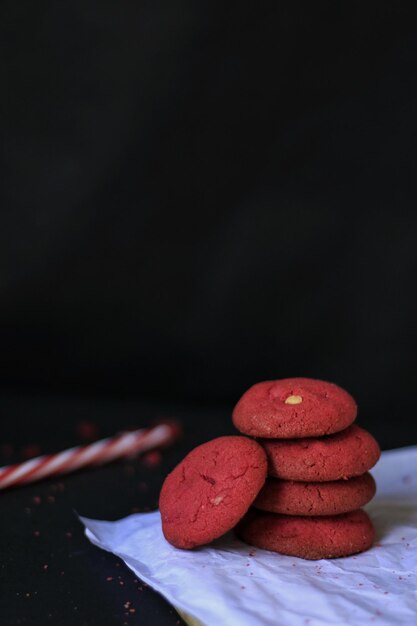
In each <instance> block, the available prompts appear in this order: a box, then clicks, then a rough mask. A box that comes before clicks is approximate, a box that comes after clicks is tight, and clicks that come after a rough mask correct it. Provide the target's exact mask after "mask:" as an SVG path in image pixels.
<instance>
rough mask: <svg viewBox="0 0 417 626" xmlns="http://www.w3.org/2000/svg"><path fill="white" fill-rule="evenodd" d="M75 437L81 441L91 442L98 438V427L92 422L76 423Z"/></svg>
mask: <svg viewBox="0 0 417 626" xmlns="http://www.w3.org/2000/svg"><path fill="white" fill-rule="evenodd" d="M76 431H77V435H78V437H79V438H80V439H82V440H83V441H91V440H92V439H97V437H98V432H99V431H98V427H97V425H96V424H94V423H93V422H87V421H83V422H78V424H77V427H76Z"/></svg>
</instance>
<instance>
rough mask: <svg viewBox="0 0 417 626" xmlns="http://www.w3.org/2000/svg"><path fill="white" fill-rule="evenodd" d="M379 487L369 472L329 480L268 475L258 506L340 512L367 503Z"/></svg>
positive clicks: (312, 512) (289, 511)
mask: <svg viewBox="0 0 417 626" xmlns="http://www.w3.org/2000/svg"><path fill="white" fill-rule="evenodd" d="M375 491H376V485H375V481H374V479H373V478H372V476H371V475H370V474H368V473H366V474H363V475H362V476H358V477H357V478H350V479H349V480H335V481H331V482H326V483H319V482H315V483H302V482H294V481H292V480H279V479H277V478H267V479H266V483H265V485H264V486H263V487H262V489H261V491H260V492H259V494H258V497H257V498H256V500H255V502H254V506H255V507H256V508H257V509H261V510H262V511H269V512H271V513H284V514H285V515H340V514H341V513H348V512H349V511H355V510H356V509H359V508H360V507H361V506H364V505H365V504H366V503H367V502H369V501H370V500H372V498H373V497H374V495H375Z"/></svg>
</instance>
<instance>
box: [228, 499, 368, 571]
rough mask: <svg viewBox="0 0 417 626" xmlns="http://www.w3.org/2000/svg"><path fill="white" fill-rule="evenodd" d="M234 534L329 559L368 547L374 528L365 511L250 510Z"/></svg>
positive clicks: (260, 545) (256, 543)
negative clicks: (288, 512) (311, 514)
mask: <svg viewBox="0 0 417 626" xmlns="http://www.w3.org/2000/svg"><path fill="white" fill-rule="evenodd" d="M236 534H237V536H238V537H239V538H240V539H242V540H243V541H245V542H246V543H249V544H250V545H252V546H256V547H257V548H263V549H264V550H271V551H272V552H279V553H281V554H288V555H290V556H298V557H301V558H302V559H311V560H316V559H333V558H336V557H340V556H349V555H350V554H356V553H357V552H363V551H364V550H367V549H368V548H370V547H371V545H372V543H373V541H374V536H375V530H374V527H373V526H372V522H371V520H370V519H369V517H368V516H367V514H366V513H365V511H362V510H358V511H353V512H351V513H343V514H342V515H330V516H326V517H295V516H290V515H276V514H275V513H263V512H256V513H254V514H253V513H252V511H250V513H249V514H248V515H247V516H246V517H245V518H244V519H243V520H242V521H241V522H240V524H239V525H238V526H237V528H236Z"/></svg>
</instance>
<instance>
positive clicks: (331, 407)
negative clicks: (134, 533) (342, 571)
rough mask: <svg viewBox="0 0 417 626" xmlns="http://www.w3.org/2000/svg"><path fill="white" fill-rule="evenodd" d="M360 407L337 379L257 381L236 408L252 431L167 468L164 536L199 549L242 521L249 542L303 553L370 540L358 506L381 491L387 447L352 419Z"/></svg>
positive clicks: (319, 553) (361, 545)
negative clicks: (377, 470) (377, 474)
mask: <svg viewBox="0 0 417 626" xmlns="http://www.w3.org/2000/svg"><path fill="white" fill-rule="evenodd" d="M356 412H357V407H356V404H355V401H354V400H353V398H352V397H351V396H350V395H349V394H348V393H347V392H346V391H344V390H343V389H341V388H340V387H338V386H337V385H334V384H332V383H327V382H323V381H319V380H311V379H308V378H287V379H284V380H277V381H268V382H263V383H259V384H257V385H254V386H253V387H251V388H250V389H249V390H248V391H247V392H246V393H245V394H244V395H243V396H242V398H241V399H240V400H239V402H238V403H237V405H236V407H235V409H234V411H233V422H234V424H235V426H236V428H237V429H238V430H239V431H240V432H242V433H244V434H245V435H249V437H242V436H236V437H219V438H218V439H213V440H212V441H209V442H207V443H204V444H202V445H201V446H198V447H197V448H195V449H194V450H192V451H191V452H190V453H189V454H188V455H187V456H186V457H185V459H183V461H181V463H180V464H179V465H178V466H177V467H176V468H175V469H174V470H173V471H172V472H171V474H169V475H168V476H167V478H166V480H165V482H164V484H163V487H162V490H161V495H160V500H159V506H160V511H161V519H162V530H163V532H164V535H165V537H166V539H167V540H168V541H169V542H170V543H172V544H173V545H174V546H176V547H177V548H185V549H191V548H195V547H197V546H201V545H204V544H206V543H209V542H210V541H212V540H213V539H216V538H217V537H220V536H221V535H223V534H224V533H226V532H227V531H228V530H230V529H231V528H236V532H237V535H238V536H239V537H240V538H241V539H243V540H244V541H246V542H247V543H249V544H251V545H254V546H257V547H260V548H265V549H267V550H273V551H276V552H280V553H282V554H288V555H292V556H298V557H302V558H305V559H320V558H334V557H339V556H347V555H350V554H354V553H357V552H362V551H363V550H366V549H367V548H369V547H370V546H371V545H372V542H373V539H374V529H373V526H372V523H371V521H370V519H369V517H368V516H367V514H366V513H365V512H364V511H362V510H361V509H360V507H361V506H363V505H364V504H366V503H367V502H369V500H370V499H371V498H372V497H373V495H374V494H375V483H374V480H373V478H372V476H371V475H370V474H368V470H369V469H370V468H371V467H372V466H373V465H374V464H375V463H376V462H377V460H378V458H379V455H380V450H379V446H378V444H377V443H376V441H375V439H374V438H373V437H372V435H370V434H369V433H368V432H367V431H365V430H364V429H362V428H360V427H359V426H356V425H355V424H353V422H354V420H355V419H356ZM254 438H256V439H257V441H255V439H254ZM267 474H268V476H267Z"/></svg>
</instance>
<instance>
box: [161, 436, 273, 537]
mask: <svg viewBox="0 0 417 626" xmlns="http://www.w3.org/2000/svg"><path fill="white" fill-rule="evenodd" d="M266 470H267V461H266V455H265V452H264V450H263V448H262V447H261V446H260V445H259V444H258V443H256V441H253V440H252V439H248V438H247V437H219V438H218V439H213V440H212V441H208V442H207V443H203V444H202V445H201V446H198V447H197V448H195V449H194V450H192V451H191V452H190V453H189V454H188V455H187V456H186V457H185V459H183V460H182V461H181V463H179V465H177V467H176V468H175V469H174V470H173V471H172V472H171V473H170V474H169V475H168V476H167V477H166V479H165V482H164V484H163V486H162V490H161V495H160V498H159V508H160V511H161V518H162V530H163V533H164V535H165V538H166V539H167V541H169V542H170V543H171V544H172V545H174V546H176V547H177V548H184V549H191V548H194V547H195V546H201V545H203V544H206V543H209V542H210V541H212V540H213V539H216V538H217V537H220V536H221V535H223V534H224V533H225V532H227V531H228V530H230V529H231V528H233V527H234V526H235V525H236V524H237V522H238V521H239V520H240V519H241V518H242V517H243V516H244V515H245V513H246V512H247V510H248V509H249V507H250V505H251V504H252V502H253V501H254V499H255V498H256V496H257V495H258V493H259V490H260V489H261V487H262V486H263V484H264V482H265V478H266Z"/></svg>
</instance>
